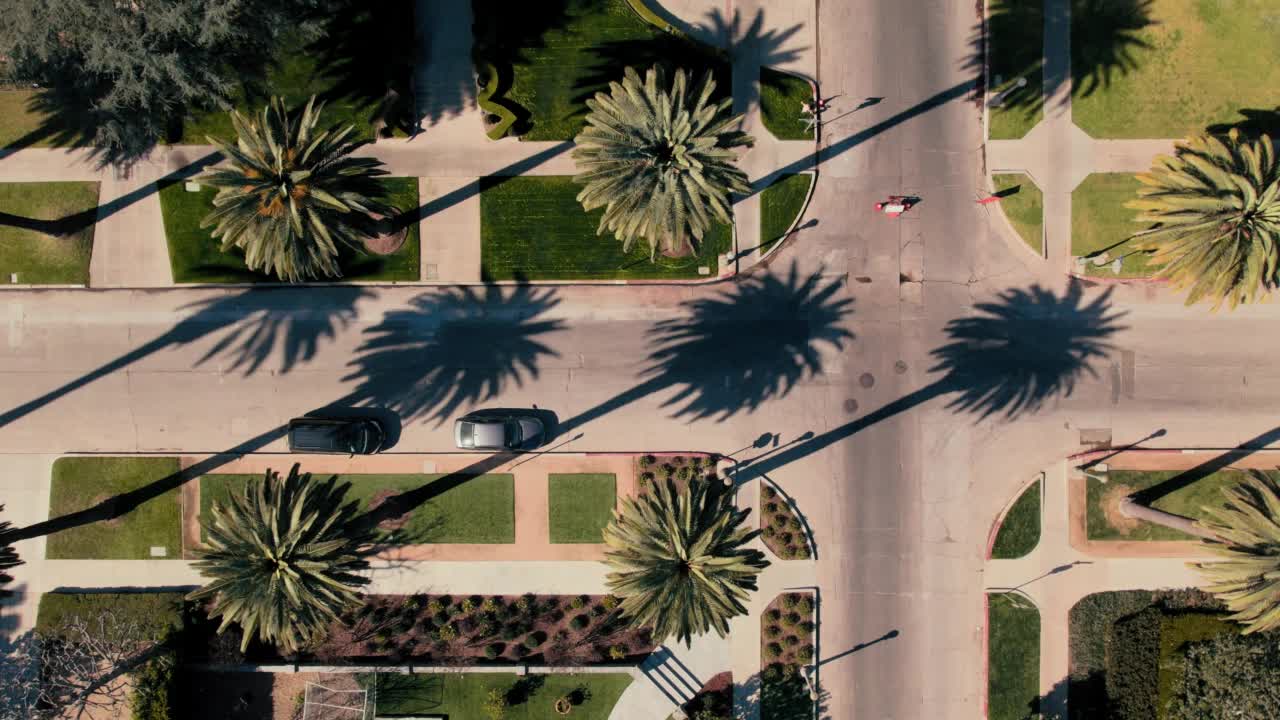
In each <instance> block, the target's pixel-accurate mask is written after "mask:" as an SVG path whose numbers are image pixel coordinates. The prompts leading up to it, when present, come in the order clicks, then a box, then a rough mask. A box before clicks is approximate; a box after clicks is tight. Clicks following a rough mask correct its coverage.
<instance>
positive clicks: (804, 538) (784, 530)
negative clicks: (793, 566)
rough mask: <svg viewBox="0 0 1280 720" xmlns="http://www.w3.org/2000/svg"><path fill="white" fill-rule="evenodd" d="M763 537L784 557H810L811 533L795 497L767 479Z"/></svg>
mask: <svg viewBox="0 0 1280 720" xmlns="http://www.w3.org/2000/svg"><path fill="white" fill-rule="evenodd" d="M760 537H761V538H763V539H764V544H765V547H767V548H769V551H770V552H772V553H773V554H774V555H777V556H778V557H780V558H782V559H783V560H808V559H809V558H810V557H812V555H813V552H812V549H811V548H810V547H809V533H808V529H807V528H806V527H805V526H804V522H803V521H802V520H801V519H800V516H799V514H798V513H797V511H796V508H795V506H794V505H792V503H791V500H790V499H789V498H787V497H784V496H783V495H782V493H780V492H778V490H777V489H776V488H774V487H773V486H772V485H769V484H767V483H765V484H763V485H762V486H761V489H760Z"/></svg>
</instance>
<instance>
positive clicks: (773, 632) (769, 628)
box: [764, 625, 782, 638]
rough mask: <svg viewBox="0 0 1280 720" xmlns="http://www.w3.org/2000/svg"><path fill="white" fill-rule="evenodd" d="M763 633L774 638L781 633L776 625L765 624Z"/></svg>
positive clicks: (780, 629)
mask: <svg viewBox="0 0 1280 720" xmlns="http://www.w3.org/2000/svg"><path fill="white" fill-rule="evenodd" d="M764 634H765V636H766V637H771V638H776V637H778V636H779V635H781V634H782V628H780V627H778V626H777V625H766V626H765V627H764Z"/></svg>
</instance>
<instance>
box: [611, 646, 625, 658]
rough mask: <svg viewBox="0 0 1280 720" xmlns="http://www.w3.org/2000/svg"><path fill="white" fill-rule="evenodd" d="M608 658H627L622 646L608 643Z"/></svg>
mask: <svg viewBox="0 0 1280 720" xmlns="http://www.w3.org/2000/svg"><path fill="white" fill-rule="evenodd" d="M609 659H610V660H626V659H627V650H626V648H624V647H622V646H621V645H610V646H609Z"/></svg>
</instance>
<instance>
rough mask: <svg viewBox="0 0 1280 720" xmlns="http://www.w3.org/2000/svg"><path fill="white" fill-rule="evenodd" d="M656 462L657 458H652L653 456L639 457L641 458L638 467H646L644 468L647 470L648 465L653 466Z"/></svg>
mask: <svg viewBox="0 0 1280 720" xmlns="http://www.w3.org/2000/svg"><path fill="white" fill-rule="evenodd" d="M656 462H658V458H656V457H654V456H652V455H641V456H640V467H646V468H647V467H649V466H650V465H653V464H654V463H656Z"/></svg>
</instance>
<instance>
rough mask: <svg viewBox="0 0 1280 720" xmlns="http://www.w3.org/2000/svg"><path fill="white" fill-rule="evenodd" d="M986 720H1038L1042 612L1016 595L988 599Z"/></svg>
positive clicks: (999, 595) (1006, 594)
mask: <svg viewBox="0 0 1280 720" xmlns="http://www.w3.org/2000/svg"><path fill="white" fill-rule="evenodd" d="M987 607H988V610H987V717H988V718H990V720H1023V719H1024V718H1029V717H1035V713H1036V712H1037V711H1038V709H1039V697H1040V611H1039V610H1038V609H1036V607H1035V605H1033V604H1032V603H1031V602H1030V601H1029V600H1027V599H1026V598H1024V597H1023V596H1021V595H1016V594H1014V593H991V594H988V595H987Z"/></svg>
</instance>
